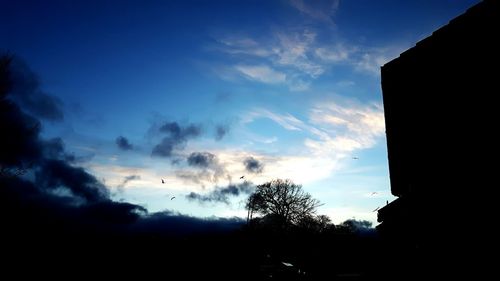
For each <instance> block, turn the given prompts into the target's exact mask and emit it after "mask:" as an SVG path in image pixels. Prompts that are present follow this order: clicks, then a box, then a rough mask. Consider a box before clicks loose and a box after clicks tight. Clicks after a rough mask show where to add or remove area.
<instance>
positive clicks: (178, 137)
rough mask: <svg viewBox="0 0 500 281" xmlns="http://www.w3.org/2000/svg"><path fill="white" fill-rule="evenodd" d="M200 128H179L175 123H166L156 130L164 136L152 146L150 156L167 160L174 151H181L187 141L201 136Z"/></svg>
mask: <svg viewBox="0 0 500 281" xmlns="http://www.w3.org/2000/svg"><path fill="white" fill-rule="evenodd" d="M201 131H202V130H201V126H200V125H195V124H189V125H187V126H185V127H181V126H180V125H179V124H178V123H177V122H167V123H165V124H163V125H162V126H160V127H159V128H158V132H160V133H162V134H166V136H164V137H163V139H162V140H161V142H160V143H159V144H157V145H155V146H154V148H153V151H152V152H151V155H153V156H158V157H165V158H169V157H172V156H173V153H174V152H175V150H182V149H183V148H184V147H185V145H186V143H187V141H188V140H189V139H193V138H196V137H198V136H200V135H201Z"/></svg>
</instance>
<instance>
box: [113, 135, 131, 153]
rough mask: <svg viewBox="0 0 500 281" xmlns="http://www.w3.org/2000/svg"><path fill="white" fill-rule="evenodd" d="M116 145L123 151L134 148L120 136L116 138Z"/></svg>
mask: <svg viewBox="0 0 500 281" xmlns="http://www.w3.org/2000/svg"><path fill="white" fill-rule="evenodd" d="M115 142H116V145H117V146H118V148H119V149H121V150H132V149H134V146H133V145H132V144H131V143H130V142H129V141H128V139H127V138H125V137H124V136H119V137H117V138H116V141H115Z"/></svg>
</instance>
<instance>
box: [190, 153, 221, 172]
mask: <svg viewBox="0 0 500 281" xmlns="http://www.w3.org/2000/svg"><path fill="white" fill-rule="evenodd" d="M187 163H188V165H189V166H193V167H201V168H207V167H210V166H213V165H216V164H217V158H216V156H215V155H214V154H212V153H209V152H193V153H191V154H190V155H189V156H188V158H187Z"/></svg>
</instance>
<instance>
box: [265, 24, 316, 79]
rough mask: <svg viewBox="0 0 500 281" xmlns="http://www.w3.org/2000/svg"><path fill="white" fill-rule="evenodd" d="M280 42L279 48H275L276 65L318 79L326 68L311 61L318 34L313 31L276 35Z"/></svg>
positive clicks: (274, 59)
mask: <svg viewBox="0 0 500 281" xmlns="http://www.w3.org/2000/svg"><path fill="white" fill-rule="evenodd" d="M275 36H276V37H277V38H278V40H279V46H278V47H276V48H275V50H276V56H275V57H273V58H272V59H273V61H274V62H275V63H276V64H279V65H284V66H289V67H292V68H293V69H294V70H295V71H299V72H302V73H304V74H306V75H308V76H310V77H311V78H317V77H318V76H320V75H321V74H323V72H325V68H324V67H323V66H322V65H321V64H319V63H317V62H316V61H314V60H313V59H311V53H310V52H311V50H312V48H311V47H312V46H313V44H314V42H315V39H316V33H315V32H313V31H311V30H304V31H303V32H300V33H298V32H294V33H284V32H279V33H277V34H276V35H275Z"/></svg>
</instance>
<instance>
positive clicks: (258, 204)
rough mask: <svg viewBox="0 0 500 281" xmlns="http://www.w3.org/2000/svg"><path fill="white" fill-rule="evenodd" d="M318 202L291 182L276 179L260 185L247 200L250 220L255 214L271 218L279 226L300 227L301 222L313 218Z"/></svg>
mask: <svg viewBox="0 0 500 281" xmlns="http://www.w3.org/2000/svg"><path fill="white" fill-rule="evenodd" d="M320 205H321V204H320V202H319V201H318V200H316V199H314V198H312V196H311V195H310V194H309V193H307V192H305V191H304V190H303V189H302V186H301V185H297V184H295V183H293V182H292V181H290V180H282V179H276V180H272V181H270V182H266V183H264V184H261V185H258V186H257V187H256V190H255V192H254V193H253V194H251V195H250V197H249V198H248V200H247V204H246V208H247V210H248V219H249V220H250V219H252V217H253V214H254V213H257V214H260V215H263V216H271V217H272V218H273V221H275V222H276V223H277V224H278V225H281V226H286V225H298V224H299V223H300V222H301V220H303V219H305V218H309V217H313V216H314V214H315V212H316V208H317V207H319V206H320Z"/></svg>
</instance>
